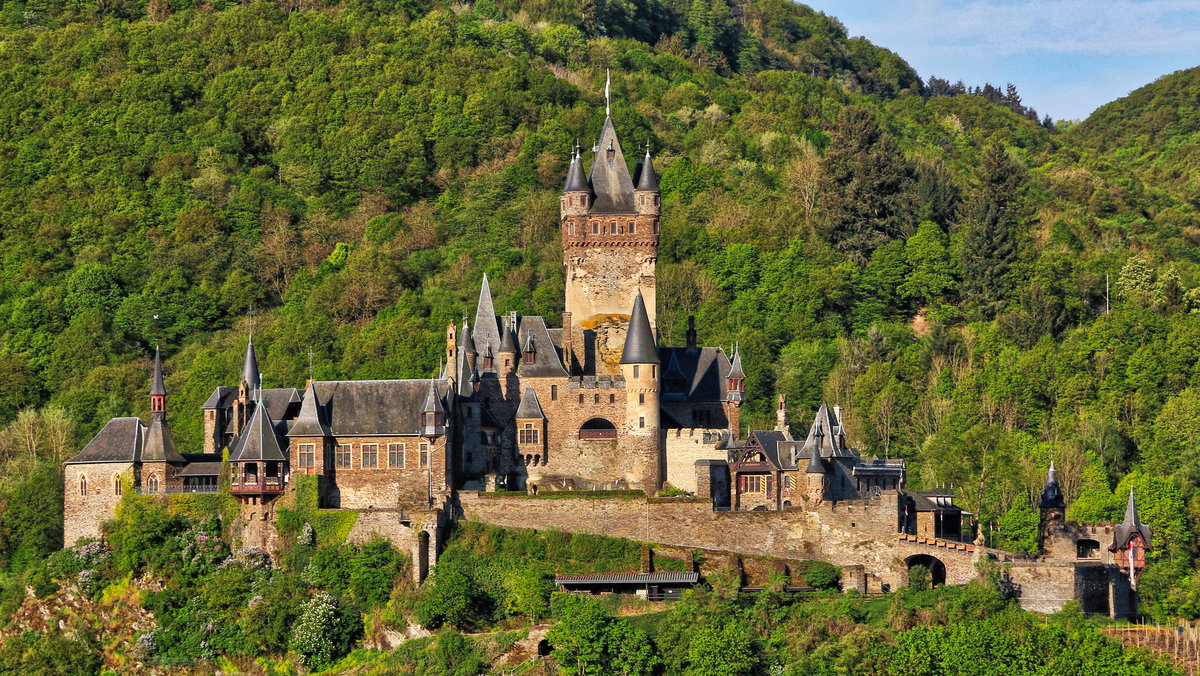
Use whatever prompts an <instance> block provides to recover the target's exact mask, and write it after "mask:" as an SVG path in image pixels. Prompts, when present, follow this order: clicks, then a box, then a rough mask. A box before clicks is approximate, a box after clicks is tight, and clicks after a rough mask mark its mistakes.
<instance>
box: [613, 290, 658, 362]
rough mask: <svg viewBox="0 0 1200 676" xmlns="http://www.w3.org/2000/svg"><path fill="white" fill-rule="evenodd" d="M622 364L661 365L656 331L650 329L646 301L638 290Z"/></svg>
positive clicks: (634, 299)
mask: <svg viewBox="0 0 1200 676" xmlns="http://www.w3.org/2000/svg"><path fill="white" fill-rule="evenodd" d="M621 363H622V364H659V363H661V360H660V359H659V358H658V347H657V346H656V345H655V344H654V331H653V329H651V328H650V317H649V315H647V314H646V301H645V300H643V299H642V291H641V289H638V292H637V295H636V296H634V297H633V311H632V312H631V313H630V315H629V331H627V332H626V333H625V349H624V350H622V352H621Z"/></svg>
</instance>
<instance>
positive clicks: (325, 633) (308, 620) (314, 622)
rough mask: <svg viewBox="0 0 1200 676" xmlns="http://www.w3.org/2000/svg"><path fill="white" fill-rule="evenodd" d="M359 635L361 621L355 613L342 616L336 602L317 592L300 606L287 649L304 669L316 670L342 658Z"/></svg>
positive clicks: (360, 632) (342, 613) (325, 594)
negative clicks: (296, 656)
mask: <svg viewBox="0 0 1200 676" xmlns="http://www.w3.org/2000/svg"><path fill="white" fill-rule="evenodd" d="M361 634H362V618H361V617H360V616H359V614H358V612H357V611H352V612H348V613H344V612H342V609H341V608H340V606H339V604H338V601H337V599H335V598H334V597H333V596H331V595H329V594H328V593H326V592H317V593H316V594H314V595H313V597H312V598H311V599H309V600H308V601H307V602H306V603H305V604H304V607H303V609H302V611H301V612H300V619H299V620H298V621H297V622H296V624H295V625H294V626H293V627H292V637H291V640H290V641H289V642H288V647H289V648H291V649H292V650H293V651H294V652H295V653H296V654H298V655H299V656H300V661H301V662H303V663H304V666H306V667H308V668H309V669H319V668H322V667H325V666H328V665H330V664H332V663H333V662H334V661H335V660H337V659H338V658H339V657H341V656H342V655H345V654H346V652H347V651H348V650H349V649H350V646H351V644H352V643H353V642H354V641H356V640H357V639H358V637H359V636H360V635H361Z"/></svg>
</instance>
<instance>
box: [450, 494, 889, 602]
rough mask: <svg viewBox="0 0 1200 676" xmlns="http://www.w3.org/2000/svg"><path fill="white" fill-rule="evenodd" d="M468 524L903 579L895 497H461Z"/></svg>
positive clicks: (501, 495) (488, 495)
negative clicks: (744, 503)
mask: <svg viewBox="0 0 1200 676" xmlns="http://www.w3.org/2000/svg"><path fill="white" fill-rule="evenodd" d="M459 502H460V506H461V509H462V514H463V515H464V516H465V518H467V519H470V520H475V521H481V522H484V523H489V524H492V525H496V526H503V527H506V528H537V529H546V528H555V529H558V530H562V531H565V532H569V533H592V534H596V535H607V536H610V537H619V538H626V539H631V540H639V541H642V542H655V543H661V544H664V545H668V546H674V547H685V548H692V549H706V550H715V551H729V552H735V553H739V554H748V555H752V556H766V557H774V558H780V559H824V560H827V561H830V562H832V563H834V564H837V565H855V564H860V565H864V566H866V568H867V570H868V571H870V572H872V573H875V574H876V575H878V576H879V577H880V578H881V579H883V580H884V582H886V583H888V584H891V585H892V586H893V587H895V586H896V585H899V584H902V583H903V581H904V580H905V579H906V574H907V571H906V568H905V566H904V564H903V562H902V561H900V563H899V566H897V559H896V556H895V545H894V543H895V537H896V533H895V524H896V506H897V505H896V498H895V494H891V495H890V496H889V495H887V494H885V495H884V496H883V497H882V498H880V499H877V500H871V501H858V502H855V503H853V504H850V503H840V504H836V505H834V504H830V503H826V504H824V505H821V506H819V507H818V508H817V509H816V511H814V512H808V511H804V510H802V509H794V510H786V511H774V512H766V511H764V512H714V511H713V509H712V503H711V501H710V500H707V499H703V498H682V499H680V498H634V499H622V498H599V499H589V498H582V497H581V498H566V499H549V500H548V499H539V498H532V497H511V496H503V494H500V495H496V494H489V493H478V492H460V493H459Z"/></svg>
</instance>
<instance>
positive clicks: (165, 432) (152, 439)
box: [142, 413, 187, 465]
mask: <svg viewBox="0 0 1200 676" xmlns="http://www.w3.org/2000/svg"><path fill="white" fill-rule="evenodd" d="M142 462H170V463H177V464H180V465H182V464H184V463H186V462H187V461H186V460H184V459H183V456H182V455H180V454H179V451H177V450H175V437H174V436H172V434H171V426H170V425H168V424H167V416H166V414H164V413H151V414H150V426H149V427H148V428H147V429H146V439H145V441H144V442H143V443H142Z"/></svg>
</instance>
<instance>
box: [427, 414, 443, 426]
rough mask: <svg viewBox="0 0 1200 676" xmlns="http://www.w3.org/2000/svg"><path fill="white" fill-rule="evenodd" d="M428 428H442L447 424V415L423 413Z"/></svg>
mask: <svg viewBox="0 0 1200 676" xmlns="http://www.w3.org/2000/svg"><path fill="white" fill-rule="evenodd" d="M421 415H422V416H424V418H425V420H424V422H425V426H426V427H442V426H443V425H445V424H446V415H445V414H444V413H437V412H429V413H422V414H421Z"/></svg>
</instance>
